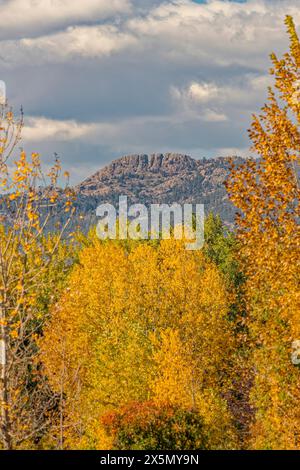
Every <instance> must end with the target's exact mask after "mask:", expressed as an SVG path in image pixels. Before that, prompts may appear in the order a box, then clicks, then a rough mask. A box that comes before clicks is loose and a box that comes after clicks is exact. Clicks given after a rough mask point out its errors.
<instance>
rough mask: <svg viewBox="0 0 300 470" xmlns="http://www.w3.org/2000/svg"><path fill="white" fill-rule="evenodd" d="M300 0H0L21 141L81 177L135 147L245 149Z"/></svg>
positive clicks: (0, 39) (5, 69)
mask: <svg viewBox="0 0 300 470" xmlns="http://www.w3.org/2000/svg"><path fill="white" fill-rule="evenodd" d="M286 14H291V15H292V16H293V17H294V20H295V22H296V25H297V26H299V29H300V9H299V0H245V1H243V2H238V1H234V0H232V1H226V0H208V1H207V2H204V1H201V2H200V1H198V2H196V1H192V0H165V1H162V0H110V1H109V2H108V1H107V0H85V1H82V0H4V1H3V0H2V1H1V0H0V18H1V29H0V80H4V81H5V83H6V90H7V98H8V101H9V102H10V104H12V105H13V107H14V108H15V109H19V108H20V106H21V105H22V106H23V108H24V113H25V127H24V130H23V146H24V148H25V149H26V150H28V151H37V152H40V154H41V157H42V159H43V161H44V162H45V164H46V165H48V164H49V163H50V161H51V160H52V157H53V154H54V153H55V152H56V153H58V154H59V156H60V157H61V159H62V161H63V166H64V168H66V169H68V170H69V171H70V173H71V181H72V182H73V183H77V182H79V181H81V180H83V179H84V178H85V177H87V176H89V175H91V174H92V173H94V172H95V171H97V170H98V169H100V168H102V167H103V166H105V165H106V164H107V163H109V162H110V161H111V160H113V159H116V158H118V157H120V156H122V155H128V154H133V153H154V152H180V153H184V154H188V155H191V156H192V157H195V158H202V157H207V158H210V157H215V156H216V157H217V156H222V155H242V156H246V155H250V150H249V145H250V143H249V141H248V137H247V128H248V127H249V124H250V122H251V115H252V113H255V112H258V111H259V108H260V107H261V106H262V105H263V103H264V101H265V98H266V90H267V86H268V85H269V84H270V83H271V82H270V78H269V76H268V70H269V67H270V61H269V53H270V52H272V51H275V52H276V53H277V54H278V55H280V54H282V53H283V52H284V51H286V50H287V48H288V40H287V36H286V33H285V26H284V17H285V15H286Z"/></svg>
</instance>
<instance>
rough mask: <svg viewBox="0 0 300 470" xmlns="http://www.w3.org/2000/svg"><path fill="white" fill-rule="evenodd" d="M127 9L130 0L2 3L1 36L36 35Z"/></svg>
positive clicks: (33, 0) (127, 10) (61, 0)
mask: <svg viewBox="0 0 300 470" xmlns="http://www.w3.org/2000/svg"><path fill="white" fill-rule="evenodd" d="M130 8H131V4H130V1H129V0H109V1H108V0H84V1H83V0H4V1H2V2H1V3H0V17H1V31H0V36H1V37H2V38H3V37H7V36H10V37H15V36H18V37H22V35H23V36H24V35H25V36H28V35H29V36H30V35H32V36H35V35H36V34H38V33H42V32H45V31H49V29H51V28H57V27H64V26H66V25H70V24H74V23H75V24H76V23H77V24H78V23H79V22H86V21H93V22H94V21H97V20H98V21H100V20H103V19H105V18H109V17H112V16H113V15H117V14H124V13H128V12H129V11H130Z"/></svg>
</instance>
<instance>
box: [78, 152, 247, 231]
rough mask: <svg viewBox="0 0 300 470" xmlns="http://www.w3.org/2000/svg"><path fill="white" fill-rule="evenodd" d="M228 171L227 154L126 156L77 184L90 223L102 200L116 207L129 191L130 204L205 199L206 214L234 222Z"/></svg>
mask: <svg viewBox="0 0 300 470" xmlns="http://www.w3.org/2000/svg"><path fill="white" fill-rule="evenodd" d="M236 160H237V161H238V162H242V161H243V160H242V159H241V158H238V157H236ZM228 172H229V164H228V159H227V158H223V157H220V158H214V159H201V160H195V159H193V158H192V157H189V156H188V155H182V154H177V153H166V154H153V155H128V156H124V157H121V158H119V159H118V160H114V161H113V162H112V163H110V164H109V165H107V166H106V167H105V168H103V169H101V170H99V171H98V172H97V173H95V174H94V175H92V176H90V177H89V178H87V179H86V180H84V181H83V182H82V183H80V184H79V185H78V186H77V187H76V188H75V189H76V192H77V194H78V202H77V205H78V209H79V211H80V212H81V213H82V214H83V217H84V219H85V220H86V218H89V217H90V222H92V221H93V220H94V216H95V209H96V207H97V205H98V204H100V203H104V202H108V203H111V204H114V205H115V206H116V207H117V204H118V198H119V196H120V195H125V196H127V197H128V203H129V204H132V203H137V202H139V203H143V204H146V205H149V204H151V203H158V204H161V203H166V204H171V203H173V202H177V203H179V204H183V203H198V204H201V203H202V204H204V205H205V211H206V213H208V212H211V211H212V212H213V213H215V214H219V215H220V216H221V218H222V219H223V221H224V222H225V223H226V224H228V225H230V226H232V225H233V221H234V213H235V210H234V208H233V206H232V204H231V203H230V201H229V200H228V197H227V194H226V190H225V187H224V181H225V179H226V177H227V175H228ZM86 222H87V220H86Z"/></svg>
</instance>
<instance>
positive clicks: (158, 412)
mask: <svg viewBox="0 0 300 470" xmlns="http://www.w3.org/2000/svg"><path fill="white" fill-rule="evenodd" d="M102 424H103V426H104V428H105V430H106V432H107V433H108V434H109V435H110V436H111V437H112V438H113V448H114V449H116V450H136V449H140V450H182V449H185V450H195V449H206V448H207V439H206V436H205V427H204V424H203V420H202V417H201V416H200V415H199V414H198V413H197V412H195V410H192V409H190V410H185V409H182V408H179V407H176V406H171V405H157V404H155V403H153V402H143V403H137V402H133V403H131V404H129V405H128V406H126V407H124V408H122V409H120V410H118V411H115V412H110V413H107V414H106V415H104V416H103V418H102Z"/></svg>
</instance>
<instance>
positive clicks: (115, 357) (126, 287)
mask: <svg viewBox="0 0 300 470" xmlns="http://www.w3.org/2000/svg"><path fill="white" fill-rule="evenodd" d="M227 314H228V302H227V298H226V289H225V281H224V280H223V278H222V276H221V275H220V274H219V272H218V270H217V268H216V267H215V266H213V265H212V264H210V263H209V262H207V261H206V260H205V258H204V256H203V255H202V253H201V252H190V251H187V250H185V245H184V243H183V242H181V241H176V240H164V241H162V242H161V243H160V244H157V243H156V244H155V245H153V244H151V243H139V244H136V243H132V244H130V243H128V242H127V243H126V245H122V244H120V243H117V242H112V241H106V242H101V241H99V240H97V239H93V240H92V241H91V242H90V244H88V246H87V247H85V248H84V249H83V250H82V251H81V252H80V255H79V264H78V265H77V266H75V267H74V270H73V272H72V274H71V275H70V278H69V283H68V289H67V290H66V292H65V293H64V295H63V296H62V298H61V299H60V300H59V302H58V303H57V305H56V307H55V309H54V311H53V315H52V318H51V321H50V322H49V324H48V326H47V328H46V330H45V332H44V337H43V340H42V342H41V349H42V359H43V363H44V366H45V369H46V372H47V375H48V377H49V381H50V383H51V386H52V387H53V389H54V390H55V391H56V392H57V393H61V395H62V397H63V400H62V407H63V413H62V420H61V422H60V423H57V425H56V427H55V429H53V433H54V434H55V436H56V437H57V435H58V434H59V433H60V434H61V446H62V447H65V448H98V449H99V448H107V446H108V442H109V439H108V437H107V436H106V437H105V433H104V431H103V429H102V428H101V417H102V416H104V415H106V414H107V413H109V412H110V411H114V410H118V409H120V408H121V407H124V406H126V405H127V404H130V403H133V402H137V403H138V402H139V403H141V402H146V401H147V400H152V399H154V398H155V400H165V399H166V398H169V399H170V401H172V402H174V403H179V404H180V405H181V406H182V407H185V406H186V407H187V408H188V409H191V408H192V407H193V406H194V405H195V406H197V409H198V408H199V411H200V412H201V411H203V407H202V404H203V403H202V402H204V401H205V400H206V399H207V397H208V396H212V394H213V393H214V394H215V397H214V398H213V400H211V402H214V408H213V411H210V413H211V414H210V423H212V422H214V423H216V424H220V423H224V426H223V425H222V426H220V427H219V428H220V434H221V433H222V434H223V436H222V440H220V439H219V437H218V438H216V436H215V427H212V428H211V429H210V431H209V432H211V434H212V435H211V445H212V446H214V447H219V448H226V445H227V443H226V442H229V441H231V442H232V429H231V419H230V416H229V413H228V409H227V404H226V401H225V399H224V396H225V395H224V394H225V393H226V390H228V388H229V387H230V373H231V371H230V356H231V354H232V348H233V340H232V339H231V338H232V335H231V332H230V330H231V324H230V322H229V321H228V318H227ZM177 387H178V391H177V390H176V388H177ZM214 388H215V391H214V392H213V389H214ZM179 394H180V395H181V397H180V396H179ZM180 400H181V401H180ZM203 406H204V405H203ZM206 408H207V407H206ZM205 411H206V410H205ZM212 413H213V416H212ZM207 421H209V419H208V420H207ZM226 440H227V441H226ZM228 445H229V444H228Z"/></svg>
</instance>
